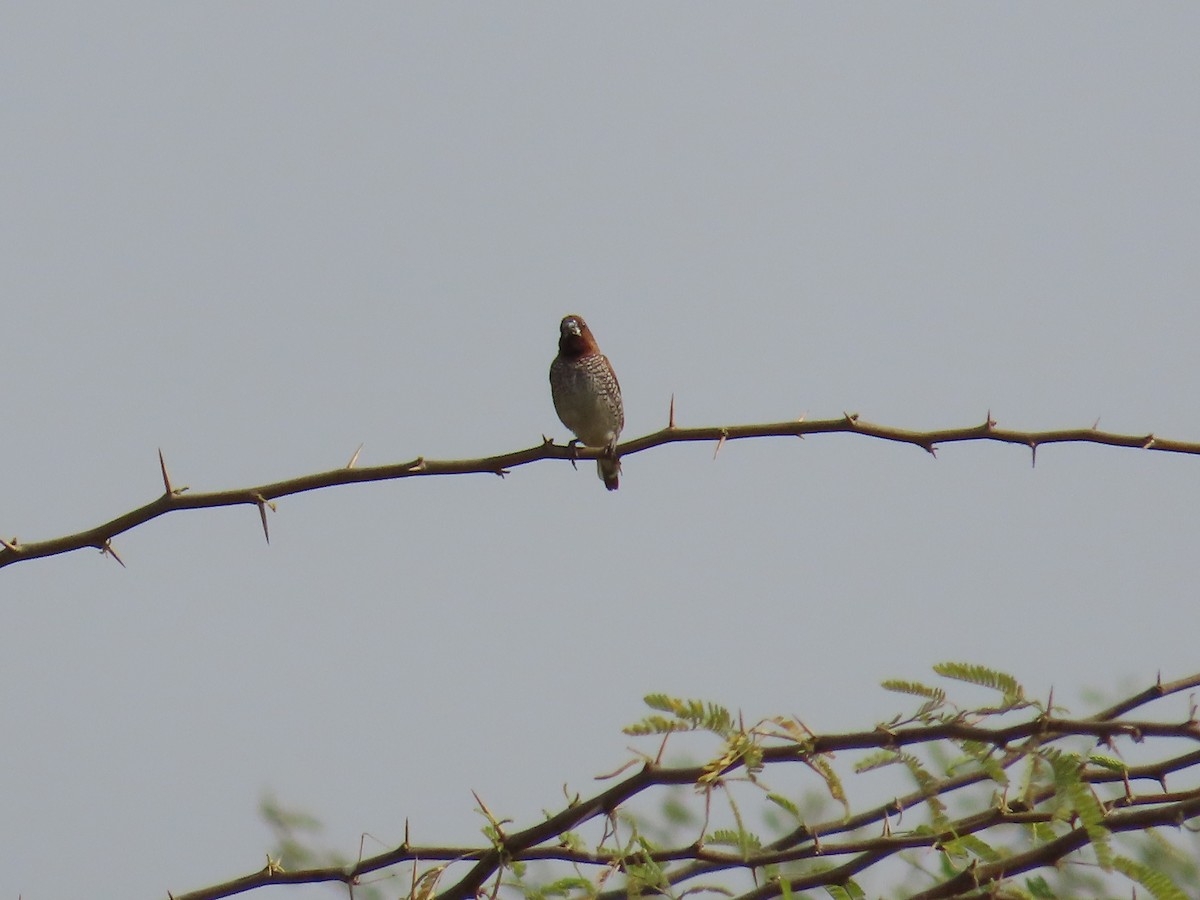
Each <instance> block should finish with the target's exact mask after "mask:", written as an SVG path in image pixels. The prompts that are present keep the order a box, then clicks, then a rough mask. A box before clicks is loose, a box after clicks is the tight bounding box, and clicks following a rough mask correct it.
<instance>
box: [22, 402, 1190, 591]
mask: <svg viewBox="0 0 1200 900" xmlns="http://www.w3.org/2000/svg"><path fill="white" fill-rule="evenodd" d="M837 433H842V434H861V435H865V436H867V437H874V438H879V439H881V440H885V441H895V442H897V443H902V444H912V445H914V446H917V447H920V448H922V449H923V450H925V451H927V452H929V453H930V454H935V455H936V450H937V446H938V444H948V443H955V442H960V441H999V442H1000V443H1005V444H1019V445H1021V446H1023V447H1028V448H1029V449H1030V450H1031V451H1032V452H1033V453H1035V454H1036V452H1037V448H1038V447H1040V446H1041V445H1043V444H1062V443H1088V444H1105V445H1107V446H1111V447H1132V448H1138V449H1143V450H1162V451H1167V452H1170V453H1189V454H1200V443H1192V442H1186V441H1175V440H1167V439H1165V438H1158V437H1155V436H1154V435H1153V434H1148V435H1128V434H1115V433H1113V432H1107V431H1100V430H1099V429H1097V428H1095V427H1093V428H1074V429H1059V430H1055V431H1013V430H1009V429H1003V428H997V427H996V423H995V421H994V420H993V419H992V417H991V414H990V413H989V415H988V417H987V420H986V421H985V422H983V423H982V424H980V425H971V426H967V427H964V428H946V429H942V430H940V431H912V430H909V429H904V428H893V427H891V426H887V425H876V424H873V423H870V422H864V421H862V420H861V419H859V417H858V415H857V414H854V413H846V414H844V415H843V416H841V417H839V418H836V419H818V420H814V421H811V422H806V421H804V420H796V421H788V422H769V423H764V424H760V425H715V426H709V427H702V428H678V427H675V425H674V424H673V423H672V424H669V425H668V426H667V427H666V428H663V429H661V430H659V431H655V432H652V433H650V434H647V435H644V436H642V437H638V438H633V439H631V440H628V441H625V442H624V443H622V444H620V445H618V447H617V448H616V453H617V455H618V456H631V455H633V454H635V453H641V452H643V451H645V450H650V449H652V448H654V447H660V446H662V445H664V444H675V443H681V442H685V441H714V442H716V443H717V445H718V446H720V445H722V444H723V443H724V442H725V441H735V440H742V439H745V438H764V437H803V436H804V435H807V434H837ZM605 452H606V451H605V450H603V449H597V448H587V447H579V448H573V447H570V446H568V445H563V444H555V443H554V442H553V441H552V440H550V439H548V438H543V440H542V442H541V443H540V444H537V445H535V446H533V447H530V448H528V449H526V450H514V451H512V452H510V453H501V454H498V455H496V456H483V457H478V458H476V459H448V460H435V459H425V458H424V457H420V456H419V457H417V458H416V459H414V460H411V461H409V462H402V463H393V464H390V465H385V466H367V467H364V468H356V467H355V466H354V463H355V462H356V461H357V458H358V454H357V453H356V454H355V456H354V459H352V460H351V462H350V465H348V466H346V467H344V468H339V469H330V470H329V471H325V472H316V473H314V474H311V475H302V476H300V477H298V478H289V479H285V480H283V481H275V482H271V483H269V484H260V485H255V486H253V487H245V488H234V489H232V490H224V491H208V492H193V493H185V491H186V490H187V489H186V488H173V487H172V486H171V480H170V477H169V476H168V475H167V470H166V465H165V463H164V464H163V465H162V476H163V484H164V488H165V490H164V493H163V494H162V495H161V496H159V497H158V498H157V499H156V500H153V501H151V502H150V503H147V504H146V505H144V506H140V507H138V508H136V509H132V510H130V511H129V512H126V513H124V514H122V515H119V516H117V517H116V518H115V519H110V520H109V521H107V522H104V523H102V524H100V525H96V526H94V527H92V528H88V529H85V530H83V531H79V532H76V533H74V534H68V535H64V536H62V537H57V538H50V539H49V540H43V541H32V542H29V543H22V542H21V541H19V540H18V539H17V538H15V537H14V538H12V539H11V540H8V539H4V538H0V567H3V566H7V565H11V564H12V563H16V562H22V561H24V560H29V559H39V558H41V557H44V556H55V555H57V554H59V553H67V552H69V551H71V550H81V549H84V548H87V547H92V548H95V549H98V550H103V551H108V552H110V553H111V552H112V545H111V541H112V539H113V538H114V537H116V536H117V535H119V534H122V533H124V532H126V531H129V530H130V529H132V528H136V527H137V526H139V525H143V524H145V523H146V522H149V521H150V520H151V519H156V518H158V517H159V516H161V515H165V514H166V513H169V512H176V511H178V510H184V509H201V508H207V507H214V506H238V505H249V506H254V507H257V508H258V510H259V511H260V513H261V514H262V521H263V529H264V532H265V531H266V521H267V519H266V507H267V506H269V505H271V501H273V500H275V499H277V498H279V497H286V496H289V495H291V494H300V493H304V492H305V491H315V490H320V489H321V488H329V487H334V486H336V485H342V484H357V483H360V482H364V481H391V480H393V479H397V478H413V477H417V476H425V475H468V474H481V473H484V474H492V475H501V476H503V475H506V474H507V473H508V472H509V471H510V470H512V469H515V468H517V467H518V466H525V465H529V464H530V463H534V462H539V461H541V460H544V459H560V460H573V459H577V458H578V459H595V458H597V457H598V456H600V455H602V454H603V453H605ZM160 462H161V455H160ZM113 555H114V556H115V553H114V554H113ZM118 559H119V557H118Z"/></svg>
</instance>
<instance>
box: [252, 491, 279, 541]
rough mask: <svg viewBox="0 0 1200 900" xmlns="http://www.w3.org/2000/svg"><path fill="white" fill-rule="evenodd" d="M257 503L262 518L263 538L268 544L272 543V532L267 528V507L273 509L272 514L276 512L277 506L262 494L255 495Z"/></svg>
mask: <svg viewBox="0 0 1200 900" xmlns="http://www.w3.org/2000/svg"><path fill="white" fill-rule="evenodd" d="M254 499H255V502H257V503H258V514H259V516H260V517H261V518H262V526H263V537H265V538H266V539H267V543H268V544H269V543H271V531H270V529H269V528H267V507H268V506H269V507H271V512H274V511H275V504H274V503H268V502H267V499H266V498H265V497H263V495H262V494H257V495H255V498H254Z"/></svg>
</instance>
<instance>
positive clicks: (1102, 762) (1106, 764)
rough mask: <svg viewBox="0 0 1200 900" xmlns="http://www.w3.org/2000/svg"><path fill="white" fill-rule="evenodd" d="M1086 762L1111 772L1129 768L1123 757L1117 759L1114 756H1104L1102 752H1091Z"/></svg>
mask: <svg viewBox="0 0 1200 900" xmlns="http://www.w3.org/2000/svg"><path fill="white" fill-rule="evenodd" d="M1088 762H1090V763H1091V764H1092V765H1094V766H1100V767H1101V768H1102V769H1108V770H1110V771H1112V772H1124V771H1126V770H1127V769H1128V768H1129V766H1128V765H1127V764H1126V763H1125V761H1124V760H1123V759H1118V758H1117V757H1115V756H1106V755H1105V754H1103V753H1093V754H1092V755H1091V756H1089V757H1088Z"/></svg>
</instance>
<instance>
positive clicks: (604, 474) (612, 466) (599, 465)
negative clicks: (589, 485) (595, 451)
mask: <svg viewBox="0 0 1200 900" xmlns="http://www.w3.org/2000/svg"><path fill="white" fill-rule="evenodd" d="M596 474H597V475H599V476H600V480H601V481H603V482H604V486H605V487H606V488H608V489H609V490H610V491H615V490H616V489H617V487H618V486H619V485H618V481H619V478H618V477H617V476H619V475H620V474H621V461H620V460H619V459H617V458H616V457H615V456H612V457H609V456H602V457H600V458H599V459H597V460H596Z"/></svg>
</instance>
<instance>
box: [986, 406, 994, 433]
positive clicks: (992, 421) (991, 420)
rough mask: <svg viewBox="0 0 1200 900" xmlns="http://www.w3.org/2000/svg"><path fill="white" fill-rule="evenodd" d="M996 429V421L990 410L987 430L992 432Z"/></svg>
mask: <svg viewBox="0 0 1200 900" xmlns="http://www.w3.org/2000/svg"><path fill="white" fill-rule="evenodd" d="M995 427H996V420H995V419H993V418H992V411H991V410H990V409H989V410H988V411H987V430H988V431H991V430H992V429H993V428H995Z"/></svg>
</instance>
